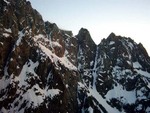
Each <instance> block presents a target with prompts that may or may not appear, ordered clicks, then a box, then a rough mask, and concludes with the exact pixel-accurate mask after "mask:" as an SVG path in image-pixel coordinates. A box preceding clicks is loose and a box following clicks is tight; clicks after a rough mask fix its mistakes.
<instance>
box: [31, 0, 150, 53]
mask: <svg viewBox="0 0 150 113" xmlns="http://www.w3.org/2000/svg"><path fill="white" fill-rule="evenodd" d="M29 1H31V4H32V6H33V8H35V9H37V10H38V11H39V12H40V14H41V15H42V16H43V19H44V20H45V21H47V20H48V21H50V22H53V23H56V24H57V25H58V27H59V28H61V29H66V30H72V31H73V34H74V35H76V34H77V33H78V31H79V30H80V28H81V27H84V28H87V29H88V30H89V32H90V34H91V36H92V38H93V40H94V41H95V43H96V44H99V43H100V41H101V39H102V38H107V37H108V35H109V34H110V33H111V32H114V33H115V34H116V35H121V36H126V37H131V38H132V39H133V40H134V41H135V42H137V43H139V42H141V43H142V44H143V45H144V47H145V48H146V49H147V51H148V53H149V54H150V0H29Z"/></svg>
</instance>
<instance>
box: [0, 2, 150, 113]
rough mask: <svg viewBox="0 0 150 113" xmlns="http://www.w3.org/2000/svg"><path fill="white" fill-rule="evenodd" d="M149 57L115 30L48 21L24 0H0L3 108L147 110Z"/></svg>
mask: <svg viewBox="0 0 150 113" xmlns="http://www.w3.org/2000/svg"><path fill="white" fill-rule="evenodd" d="M149 95H150V57H149V56H148V54H147V52H146V50H145V49H144V47H143V45H142V44H137V43H136V42H134V41H133V40H132V39H131V38H126V37H121V36H116V35H115V34H114V33H111V34H110V35H109V36H108V38H106V39H103V40H102V41H101V43H100V44H99V45H96V44H95V43H94V41H93V40H92V38H91V36H90V33H89V31H88V30H87V29H85V28H81V29H80V31H79V33H78V34H77V35H76V36H75V37H73V35H72V32H71V31H67V30H62V29H59V27H58V26H57V25H56V24H55V23H50V22H48V21H46V22H44V21H43V19H42V16H41V15H40V14H39V13H38V11H36V10H35V9H33V8H32V5H31V4H30V2H29V1H26V0H1V1H0V112H2V113H7V112H8V113H31V112H32V113H37V112H38V113H59V112H60V113H122V112H123V113H149V112H150V105H149V103H150V96H149Z"/></svg>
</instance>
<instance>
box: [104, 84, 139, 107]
mask: <svg viewBox="0 0 150 113" xmlns="http://www.w3.org/2000/svg"><path fill="white" fill-rule="evenodd" d="M105 97H106V99H107V101H110V100H111V99H112V98H117V99H119V100H120V101H121V102H123V103H125V104H127V103H129V104H132V103H135V101H136V92H135V91H134V90H133V91H126V90H124V89H123V87H122V86H121V85H119V84H118V85H117V86H114V88H113V89H112V90H109V91H108V92H107V94H106V95H105Z"/></svg>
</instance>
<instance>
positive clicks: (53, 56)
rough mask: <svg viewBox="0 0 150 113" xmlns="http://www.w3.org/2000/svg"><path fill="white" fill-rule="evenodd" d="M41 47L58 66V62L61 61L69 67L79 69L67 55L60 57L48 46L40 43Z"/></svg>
mask: <svg viewBox="0 0 150 113" xmlns="http://www.w3.org/2000/svg"><path fill="white" fill-rule="evenodd" d="M39 47H40V48H41V50H42V51H43V52H44V53H45V54H46V55H47V56H48V57H49V58H50V59H51V60H52V62H54V63H55V64H56V66H57V62H60V63H61V64H63V65H64V66H65V67H67V68H68V69H71V70H77V68H76V67H75V66H74V65H73V64H72V63H71V62H70V61H69V60H68V59H67V58H66V57H65V56H64V57H62V58H59V57H58V56H56V55H55V54H53V53H52V52H51V51H50V50H49V49H48V48H46V47H45V46H43V45H42V44H39Z"/></svg>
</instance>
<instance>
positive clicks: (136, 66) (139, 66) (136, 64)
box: [133, 62, 142, 68]
mask: <svg viewBox="0 0 150 113" xmlns="http://www.w3.org/2000/svg"><path fill="white" fill-rule="evenodd" d="M133 67H134V68H142V66H141V65H140V64H139V62H133Z"/></svg>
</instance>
